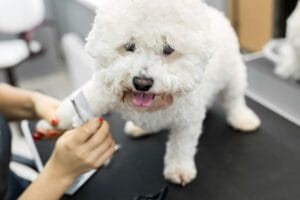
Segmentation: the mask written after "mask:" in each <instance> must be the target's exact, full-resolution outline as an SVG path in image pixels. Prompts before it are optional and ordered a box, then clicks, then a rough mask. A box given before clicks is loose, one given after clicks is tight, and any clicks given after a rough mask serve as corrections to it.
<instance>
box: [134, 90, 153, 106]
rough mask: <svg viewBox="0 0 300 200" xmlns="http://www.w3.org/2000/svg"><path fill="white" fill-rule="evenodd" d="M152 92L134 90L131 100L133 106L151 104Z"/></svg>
mask: <svg viewBox="0 0 300 200" xmlns="http://www.w3.org/2000/svg"><path fill="white" fill-rule="evenodd" d="M153 96H154V95H153V94H148V93H144V92H136V93H135V94H134V95H133V99H132V102H133V104H134V105H135V106H139V107H143V108H148V107H150V106H151V104H152V102H153Z"/></svg>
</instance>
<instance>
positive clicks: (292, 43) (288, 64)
mask: <svg viewBox="0 0 300 200" xmlns="http://www.w3.org/2000/svg"><path fill="white" fill-rule="evenodd" d="M286 37H287V44H286V45H287V46H288V48H289V55H285V54H283V55H282V56H281V58H280V60H279V62H278V63H277V66H276V69H275V73H276V74H278V75H279V76H280V77H282V78H293V79H295V80H300V1H299V2H298V5H297V7H296V9H295V10H294V12H293V13H292V15H291V16H290V17H289V19H288V21H287V33H286Z"/></svg>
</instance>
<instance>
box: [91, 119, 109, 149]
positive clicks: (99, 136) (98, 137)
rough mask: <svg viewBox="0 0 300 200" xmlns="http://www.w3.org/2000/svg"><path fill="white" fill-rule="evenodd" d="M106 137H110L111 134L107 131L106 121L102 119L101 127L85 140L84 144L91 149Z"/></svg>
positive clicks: (100, 143)
mask: <svg viewBox="0 0 300 200" xmlns="http://www.w3.org/2000/svg"><path fill="white" fill-rule="evenodd" d="M108 138H111V134H110V132H109V124H108V122H107V121H103V123H102V125H101V128H100V129H98V130H97V132H96V133H95V134H94V135H93V136H92V137H91V138H89V139H88V140H87V142H86V144H87V148H88V151H92V150H94V149H95V148H97V147H99V146H100V145H102V143H104V141H105V140H106V139H108Z"/></svg>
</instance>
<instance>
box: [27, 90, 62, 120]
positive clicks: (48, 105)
mask: <svg viewBox="0 0 300 200" xmlns="http://www.w3.org/2000/svg"><path fill="white" fill-rule="evenodd" d="M32 102H33V107H34V111H35V115H36V117H37V118H38V119H45V120H47V121H48V122H50V123H51V121H52V120H53V119H54V118H55V112H56V109H57V108H58V106H59V103H60V102H59V101H58V100H57V99H54V98H52V97H49V96H46V95H43V94H41V93H38V92H34V93H33V94H32Z"/></svg>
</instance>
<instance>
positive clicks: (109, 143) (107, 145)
mask: <svg viewBox="0 0 300 200" xmlns="http://www.w3.org/2000/svg"><path fill="white" fill-rule="evenodd" d="M114 144H115V143H114V141H113V139H112V138H111V137H107V138H106V140H105V141H104V142H103V143H102V144H101V145H99V146H98V147H96V148H95V149H94V150H92V151H90V152H89V154H87V155H88V157H89V159H90V160H91V161H93V162H94V163H96V164H97V163H99V162H98V160H99V158H101V157H103V156H104V155H105V153H106V152H107V151H109V150H110V149H114ZM106 158H107V157H106ZM104 162H105V160H104ZM97 166H98V165H97Z"/></svg>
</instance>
